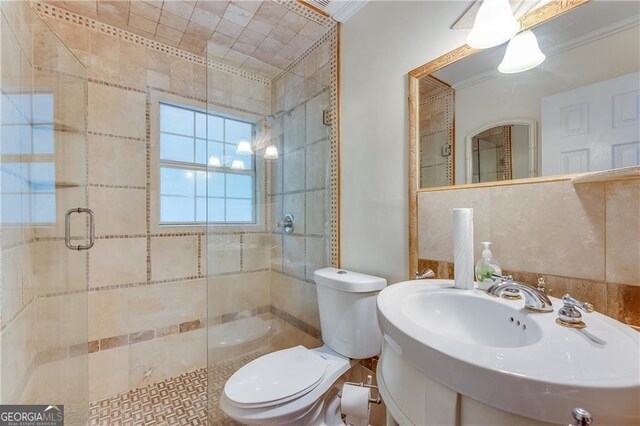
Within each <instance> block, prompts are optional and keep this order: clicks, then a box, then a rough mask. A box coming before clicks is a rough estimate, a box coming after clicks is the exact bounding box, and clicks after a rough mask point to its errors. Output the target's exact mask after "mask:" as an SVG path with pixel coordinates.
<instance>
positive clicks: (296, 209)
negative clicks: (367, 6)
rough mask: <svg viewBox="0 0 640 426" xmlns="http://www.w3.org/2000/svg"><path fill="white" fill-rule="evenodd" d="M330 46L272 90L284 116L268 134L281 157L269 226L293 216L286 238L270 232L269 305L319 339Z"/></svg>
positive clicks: (275, 174) (273, 186)
mask: <svg viewBox="0 0 640 426" xmlns="http://www.w3.org/2000/svg"><path fill="white" fill-rule="evenodd" d="M331 59H332V55H331V40H330V39H328V40H326V41H324V42H323V43H321V44H320V45H319V46H317V47H316V48H315V49H314V50H313V51H312V52H310V53H309V54H308V56H306V57H304V58H303V59H302V60H301V61H299V62H298V63H297V65H296V66H295V67H293V68H292V69H291V70H290V72H288V73H286V74H285V75H283V76H282V78H280V79H279V80H277V81H276V82H275V84H273V87H272V103H273V106H272V110H273V111H280V110H284V111H289V110H291V115H290V116H287V115H285V116H284V117H283V118H281V119H280V121H279V122H278V123H277V125H276V126H275V129H274V136H275V140H274V143H276V144H277V146H278V150H279V152H280V153H282V155H281V156H280V158H279V159H278V161H277V164H275V167H274V168H272V181H271V185H270V186H269V188H268V196H269V198H270V200H271V215H272V217H273V220H272V223H275V222H276V221H278V220H281V218H282V217H283V215H284V214H286V213H291V214H293V215H294V217H295V220H296V224H295V230H294V232H293V233H292V234H291V235H284V234H282V233H281V232H279V231H278V230H277V229H274V228H273V227H272V230H273V231H274V232H273V238H274V240H275V241H274V243H273V245H272V247H273V249H272V251H271V296H270V297H271V304H272V305H273V306H274V307H275V308H276V309H277V310H279V311H282V312H284V313H286V314H288V315H290V316H292V317H294V318H296V319H297V320H299V321H301V322H302V323H303V324H305V325H304V326H305V327H306V326H310V327H312V328H311V332H312V333H316V334H317V333H319V330H320V319H319V316H318V302H317V296H316V290H315V285H314V283H313V272H314V271H315V270H316V269H320V268H323V267H326V266H328V265H329V260H328V255H327V252H328V245H327V239H328V238H329V228H330V225H329V220H330V218H329V217H328V215H327V212H328V211H329V208H328V205H329V192H330V187H329V185H328V177H329V169H330V165H329V146H330V142H329V131H330V127H329V126H326V125H324V124H323V122H322V111H323V110H325V109H328V108H329V106H330V67H331V66H332V61H331Z"/></svg>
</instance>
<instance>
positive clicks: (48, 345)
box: [0, 2, 92, 424]
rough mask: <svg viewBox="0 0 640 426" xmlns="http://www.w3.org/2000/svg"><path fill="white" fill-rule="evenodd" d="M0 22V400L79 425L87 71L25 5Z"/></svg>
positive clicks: (82, 407) (87, 228)
mask: <svg viewBox="0 0 640 426" xmlns="http://www.w3.org/2000/svg"><path fill="white" fill-rule="evenodd" d="M1 25H2V63H1V69H0V71H1V82H2V111H1V115H2V118H1V122H2V138H1V140H0V168H1V170H2V178H1V179H2V192H1V194H0V202H1V205H2V210H1V211H2V214H1V216H0V219H1V222H0V226H1V231H2V232H1V235H2V257H1V259H2V290H1V292H2V294H1V296H2V335H1V337H0V344H1V352H2V353H1V364H0V375H1V387H2V393H1V398H2V401H1V403H3V404H5V403H21V404H46V405H64V412H65V421H66V424H86V423H87V421H88V406H89V404H88V403H89V401H88V370H87V353H88V349H87V330H88V323H87V282H88V281H87V251H86V249H87V248H89V246H91V244H92V242H91V239H92V235H91V228H92V221H91V218H90V215H88V214H87V213H86V210H85V209H86V208H87V205H88V199H87V143H86V115H87V114H86V106H87V81H86V69H85V68H84V67H83V66H82V64H81V63H80V62H79V61H78V60H77V58H76V57H75V56H74V55H73V54H72V53H71V51H69V50H68V49H67V48H66V47H65V46H64V45H63V44H62V42H61V41H60V40H59V39H58V38H57V37H56V36H55V35H54V34H53V33H52V32H51V30H49V28H48V27H47V26H46V25H45V24H44V23H43V22H42V21H41V20H40V18H39V17H37V16H36V15H35V13H34V12H33V11H32V10H31V9H30V8H29V7H28V5H26V4H25V3H23V2H2V24H1ZM8 238H11V241H8V240H7V239H8ZM5 390H7V391H8V392H5Z"/></svg>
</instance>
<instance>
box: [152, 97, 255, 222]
mask: <svg viewBox="0 0 640 426" xmlns="http://www.w3.org/2000/svg"><path fill="white" fill-rule="evenodd" d="M162 104H164V105H168V106H172V107H176V108H183V109H186V110H188V111H195V112H199V113H202V114H205V115H212V116H215V117H219V118H222V119H231V120H234V121H240V122H244V123H247V124H250V125H251V128H252V129H251V132H252V136H253V135H254V134H255V131H256V122H255V121H252V120H251V119H249V118H248V117H242V116H238V115H234V114H233V113H227V112H226V111H223V110H222V109H221V110H220V111H215V112H214V111H211V110H208V109H207V108H202V107H200V106H195V105H193V104H189V103H185V102H180V101H176V100H173V99H167V98H164V97H163V98H160V99H158V101H157V102H156V103H155V107H156V112H157V120H156V123H157V128H156V132H155V133H156V135H155V136H156V138H155V140H156V143H157V147H158V155H157V161H156V166H157V184H158V196H157V207H158V208H157V215H158V216H157V217H158V221H157V223H158V225H159V226H160V227H163V228H166V227H183V226H190V227H206V226H208V225H212V226H221V227H234V226H235V227H238V226H245V227H246V226H255V225H258V224H259V216H260V214H259V211H258V207H259V203H258V199H259V191H258V187H259V185H258V176H259V173H258V164H257V161H256V155H255V154H254V155H252V156H251V167H250V168H248V169H245V170H234V169H231V168H230V167H221V168H220V169H219V171H217V173H224V174H226V175H229V174H235V175H245V176H253V185H252V195H253V197H252V210H251V213H252V220H251V221H247V222H237V221H226V220H225V221H218V222H213V221H208V220H204V221H183V222H174V221H162V217H161V214H162V209H161V204H162V181H161V180H162V178H161V171H162V168H163V167H170V168H177V169H184V170H190V171H194V172H198V171H203V172H205V173H206V172H209V173H211V172H215V171H216V170H217V169H218V168H212V167H210V166H209V165H208V164H200V163H195V162H193V163H191V162H182V161H175V160H163V159H161V158H160V144H161V142H160V140H161V134H162V133H168V132H161V131H160V128H161V123H160V107H161V105H162ZM168 134H171V133H168ZM180 136H184V135H180ZM193 139H194V149H195V139H196V137H195V135H194V136H193ZM223 139H224V135H223ZM219 142H222V143H223V146H224V149H226V145H228V143H226V142H225V141H224V140H223V141H219ZM221 160H224V159H221ZM195 184H196V180H195V179H194V185H195ZM224 191H225V197H221V198H223V199H224V200H225V207H226V200H227V197H226V185H225V188H224ZM196 198H197V197H196ZM207 198H208V197H205V199H207ZM231 199H233V198H231ZM194 209H195V200H194ZM207 213H208V212H207ZM207 216H208V214H207ZM225 216H226V208H225ZM207 219H208V218H207Z"/></svg>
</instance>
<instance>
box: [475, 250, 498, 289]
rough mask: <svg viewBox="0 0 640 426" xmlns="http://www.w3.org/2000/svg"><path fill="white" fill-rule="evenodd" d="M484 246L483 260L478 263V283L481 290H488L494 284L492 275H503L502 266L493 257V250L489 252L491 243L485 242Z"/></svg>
mask: <svg viewBox="0 0 640 426" xmlns="http://www.w3.org/2000/svg"><path fill="white" fill-rule="evenodd" d="M482 245H483V246H484V249H483V250H482V259H480V260H479V261H478V263H476V281H477V282H478V288H479V289H480V290H487V289H488V288H489V287H491V285H493V283H494V279H493V277H492V276H491V275H492V274H497V275H502V268H500V265H498V263H497V262H496V261H495V260H494V259H493V257H491V256H492V255H491V250H489V246H490V245H491V243H490V242H489V241H483V242H482Z"/></svg>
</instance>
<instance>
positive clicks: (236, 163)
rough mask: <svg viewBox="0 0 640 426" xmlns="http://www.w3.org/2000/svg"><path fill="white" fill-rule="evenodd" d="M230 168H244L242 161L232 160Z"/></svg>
mask: <svg viewBox="0 0 640 426" xmlns="http://www.w3.org/2000/svg"><path fill="white" fill-rule="evenodd" d="M231 168H232V169H234V170H244V161H242V160H233V163H231Z"/></svg>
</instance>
